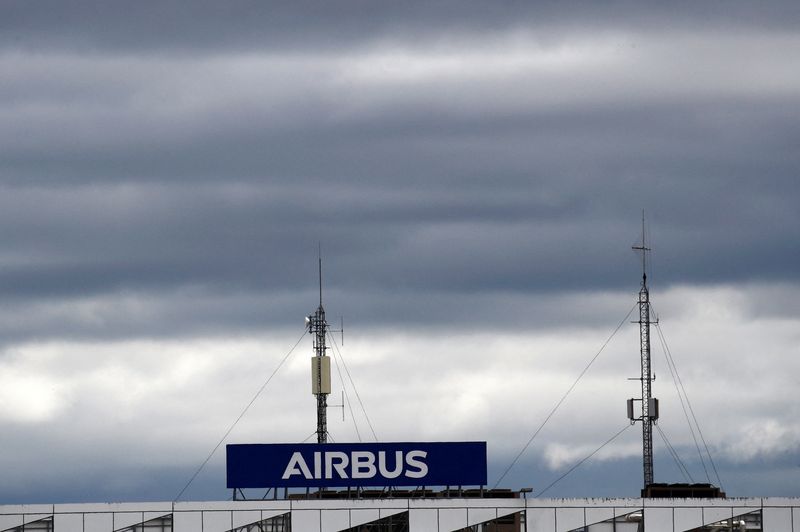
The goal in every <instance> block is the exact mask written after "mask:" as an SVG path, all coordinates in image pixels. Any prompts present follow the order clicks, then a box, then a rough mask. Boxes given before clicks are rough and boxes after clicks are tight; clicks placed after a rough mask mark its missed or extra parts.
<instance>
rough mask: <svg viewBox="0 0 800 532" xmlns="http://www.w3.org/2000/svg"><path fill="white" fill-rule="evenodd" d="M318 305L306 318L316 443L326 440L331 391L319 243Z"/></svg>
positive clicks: (320, 247) (327, 328) (325, 441)
mask: <svg viewBox="0 0 800 532" xmlns="http://www.w3.org/2000/svg"><path fill="white" fill-rule="evenodd" d="M318 266H319V268H318V275H319V307H317V310H316V312H314V314H312V315H311V316H308V317H307V318H306V323H308V332H309V333H310V334H311V335H312V337H313V339H314V341H313V346H314V356H313V357H312V359H311V393H312V394H313V395H314V396H316V399H317V443H327V442H328V413H327V410H328V394H330V393H331V370H330V358H329V357H328V355H327V351H328V346H327V343H326V336H327V333H328V331H329V327H328V322H327V321H326V319H325V309H324V308H323V307H322V244H320V245H319V256H318Z"/></svg>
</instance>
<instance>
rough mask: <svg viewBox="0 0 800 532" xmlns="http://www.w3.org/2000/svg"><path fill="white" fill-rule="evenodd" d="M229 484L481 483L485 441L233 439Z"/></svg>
mask: <svg viewBox="0 0 800 532" xmlns="http://www.w3.org/2000/svg"><path fill="white" fill-rule="evenodd" d="M227 455H228V456H227V464H228V487H229V488H284V487H286V488H305V487H310V488H314V487H316V488H321V487H356V486H483V485H485V484H486V442H425V443H325V444H315V443H314V444H291V443H276V444H236V445H228V446H227Z"/></svg>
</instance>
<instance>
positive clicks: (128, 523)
mask: <svg viewBox="0 0 800 532" xmlns="http://www.w3.org/2000/svg"><path fill="white" fill-rule="evenodd" d="M141 523H144V512H114V528H113V530H124V529H126V528H130V527H132V526H133V525H138V524H141ZM106 532H108V531H106Z"/></svg>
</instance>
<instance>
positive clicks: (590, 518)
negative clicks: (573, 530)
mask: <svg viewBox="0 0 800 532" xmlns="http://www.w3.org/2000/svg"><path fill="white" fill-rule="evenodd" d="M613 518H614V508H586V524H587V525H593V524H595V523H600V522H602V521H608V520H609V519H613Z"/></svg>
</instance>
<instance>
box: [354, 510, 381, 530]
mask: <svg viewBox="0 0 800 532" xmlns="http://www.w3.org/2000/svg"><path fill="white" fill-rule="evenodd" d="M380 518H381V515H380V511H379V510H378V509H377V508H371V509H366V508H356V509H355V510H350V522H351V523H352V526H359V525H364V524H366V523H371V522H373V521H377V520H378V519H380Z"/></svg>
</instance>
